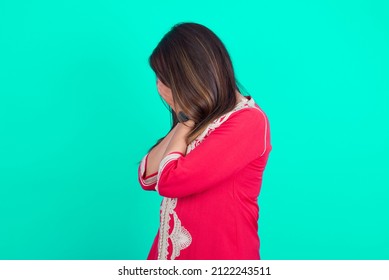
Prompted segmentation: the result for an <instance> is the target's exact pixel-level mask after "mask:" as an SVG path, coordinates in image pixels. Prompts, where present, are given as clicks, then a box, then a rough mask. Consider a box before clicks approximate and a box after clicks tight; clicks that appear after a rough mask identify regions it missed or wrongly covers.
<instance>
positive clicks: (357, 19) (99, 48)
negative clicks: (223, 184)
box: [0, 0, 389, 260]
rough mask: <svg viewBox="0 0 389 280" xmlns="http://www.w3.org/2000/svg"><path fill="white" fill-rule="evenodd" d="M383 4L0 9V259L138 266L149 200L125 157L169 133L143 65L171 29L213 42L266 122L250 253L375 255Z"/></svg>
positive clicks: (384, 134)
mask: <svg viewBox="0 0 389 280" xmlns="http://www.w3.org/2000/svg"><path fill="white" fill-rule="evenodd" d="M388 8H389V5H388V2H387V1H368V0H365V1H360V0H359V1H358V0H354V1H351V0H350V1H335V0H332V1H329V0H328V1H324V0H319V1H308V0H305V1H266V2H265V1H231V2H226V1H203V0H199V1H195V2H193V1H192V2H191V1H189V2H184V1H143V2H139V3H137V2H135V1H134V2H133V1H74V0H67V1H1V2H0V94H1V95H0V96H1V99H0V132H1V138H0V171H1V173H0V259H145V258H146V257H147V254H148V251H149V249H150V246H151V243H152V241H153V239H154V236H155V234H156V232H157V229H158V222H159V216H158V215H159V204H160V201H161V197H159V196H158V194H157V193H155V192H154V193H152V192H146V191H143V190H142V189H141V187H140V185H139V183H138V181H137V168H138V162H139V161H140V160H141V158H142V157H143V155H144V154H145V153H146V151H147V150H148V148H149V147H150V146H151V145H152V144H154V143H155V141H156V140H157V139H159V138H160V137H161V136H163V135H164V134H165V133H166V132H167V130H168V129H169V127H170V115H169V112H168V111H167V109H166V108H165V107H164V105H163V103H162V102H161V99H160V98H159V96H158V94H157V91H156V86H155V76H154V73H153V72H152V70H151V69H150V68H149V66H148V62H147V59H148V56H149V55H150V53H151V51H152V50H153V48H154V47H155V46H156V44H157V43H158V42H159V40H160V39H161V38H162V36H163V35H164V34H165V33H166V32H167V31H168V30H169V29H170V27H171V26H172V25H173V24H175V23H178V22H183V21H194V22H198V23H202V24H204V25H206V26H208V27H209V28H210V29H212V30H213V31H214V32H215V33H216V34H217V35H218V36H219V37H220V38H221V39H222V41H223V42H224V43H225V45H226V47H227V49H228V50H229V52H230V54H231V57H232V60H233V63H234V67H235V71H236V75H237V77H238V79H239V81H240V82H241V83H242V84H243V85H244V87H245V88H246V89H247V91H248V93H249V94H251V95H252V96H253V97H254V99H255V100H256V102H257V103H258V104H259V105H260V106H261V107H262V109H263V110H264V111H265V112H266V113H267V115H268V117H269V120H270V126H271V137H272V146H273V150H272V152H271V154H270V157H269V161H268V166H267V168H266V170H265V173H264V180H263V184H262V190H261V194H260V198H259V203H260V220H259V227H260V229H259V234H260V238H261V257H262V258H263V259H268V260H269V259H274V260H278V259H286V260H289V259H293V260H294V259H308V260H309V259H389V238H388V237H389V209H388V207H389V206H388V201H389V188H388V187H389V175H388V171H389V168H388V156H389V148H388V143H389V139H388V136H389V131H388V121H389V113H388V105H389V104H388V94H389V82H388V77H389V66H388V65H389V19H388V17H387V15H388V12H389V9H388ZM220 210H221V209H215V211H220ZM221 215H222V213H221Z"/></svg>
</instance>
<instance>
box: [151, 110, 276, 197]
mask: <svg viewBox="0 0 389 280" xmlns="http://www.w3.org/2000/svg"><path fill="white" fill-rule="evenodd" d="M267 125H268V122H267V117H266V115H265V114H264V113H263V112H262V111H261V110H259V109H256V108H245V109H241V110H240V111H238V112H235V113H233V114H232V115H231V116H230V117H229V119H227V120H226V121H225V122H224V123H222V124H221V125H220V126H219V127H218V128H216V129H215V130H214V131H213V132H212V133H211V134H210V135H209V136H208V137H206V138H205V139H204V140H203V141H202V142H201V143H200V144H199V146H197V147H196V148H195V149H193V150H192V151H191V152H189V153H188V154H187V155H186V156H185V155H183V154H182V153H180V152H171V153H169V154H168V155H166V156H165V157H164V158H163V159H162V161H161V163H160V165H159V169H158V175H157V186H156V190H157V191H158V193H159V194H160V195H161V196H164V197H171V198H180V197H184V196H188V195H192V194H196V193H199V192H203V191H205V190H207V189H208V188H211V187H213V186H217V185H218V184H220V183H222V182H223V181H224V180H227V179H228V178H233V176H234V175H235V174H236V173H237V172H238V171H240V170H241V169H242V168H244V167H245V166H246V165H247V164H248V163H250V162H251V161H253V160H254V159H256V158H258V157H260V156H262V155H263V154H264V153H265V151H266V149H267V143H266V137H267V136H266V133H267Z"/></svg>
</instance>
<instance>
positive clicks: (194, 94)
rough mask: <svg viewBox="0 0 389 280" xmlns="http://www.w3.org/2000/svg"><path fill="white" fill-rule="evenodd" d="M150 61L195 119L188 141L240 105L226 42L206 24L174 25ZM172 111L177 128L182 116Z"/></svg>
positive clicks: (158, 74)
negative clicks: (237, 103)
mask: <svg viewBox="0 0 389 280" xmlns="http://www.w3.org/2000/svg"><path fill="white" fill-rule="evenodd" d="M149 64H150V67H151V68H152V69H153V71H154V72H155V74H156V76H157V78H159V79H160V80H161V82H162V83H164V84H165V85H166V86H167V87H169V88H170V89H171V91H172V95H173V102H174V104H177V105H178V106H179V107H180V108H182V110H183V113H185V115H186V116H188V118H189V119H191V120H193V121H194V122H195V126H194V128H193V129H192V131H191V132H190V133H189V135H188V139H187V143H190V142H191V141H192V140H194V139H195V138H196V137H197V136H198V135H200V134H201V132H202V131H203V130H204V129H205V128H206V127H207V126H208V125H209V124H210V123H211V122H212V121H213V120H215V119H217V118H218V117H220V116H222V115H224V114H225V113H227V112H229V111H230V110H232V109H233V108H234V107H235V105H236V101H237V100H236V91H237V90H238V91H239V87H238V85H237V84H239V83H238V82H237V81H236V79H235V74H234V69H233V66H232V62H231V58H230V56H229V54H228V52H227V49H226V47H225V46H224V44H223V43H222V41H221V40H220V39H219V38H218V37H217V36H216V34H215V33H214V32H212V31H211V30H210V29H208V28H207V27H205V26H204V25H201V24H198V23H192V22H185V23H179V24H176V25H174V26H173V27H172V28H171V30H170V31H169V32H168V33H166V34H165V36H163V38H162V39H161V41H160V42H159V43H158V45H157V46H156V48H155V49H154V50H153V52H152V54H151V55H150V57H149ZM239 85H240V84H239ZM176 107H177V106H176ZM170 110H171V109H170ZM171 113H172V129H173V127H174V126H175V125H176V124H177V123H178V119H177V115H176V113H175V112H174V111H173V110H171ZM177 113H178V112H177ZM162 139H163V138H162ZM162 139H160V140H159V141H158V142H157V143H156V144H155V145H154V146H156V145H157V144H158V143H159V142H160V141H162ZM154 146H153V147H154ZM153 147H152V148H153ZM152 148H151V149H152ZM151 149H150V150H151Z"/></svg>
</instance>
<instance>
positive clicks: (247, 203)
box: [138, 96, 272, 260]
mask: <svg viewBox="0 0 389 280" xmlns="http://www.w3.org/2000/svg"><path fill="white" fill-rule="evenodd" d="M271 149H272V146H271V143H270V130H269V121H268V119H267V116H266V115H265V113H264V112H263V111H262V110H261V109H260V107H259V106H258V105H257V104H256V103H255V101H254V99H253V98H252V97H250V96H248V97H246V98H245V99H244V100H242V101H241V102H240V103H238V104H237V105H236V107H235V108H234V109H233V110H232V111H230V112H229V113H227V114H225V115H223V116H221V117H220V118H218V119H216V120H215V121H214V122H212V123H211V124H210V125H209V126H208V127H207V129H205V131H204V132H203V133H202V134H201V135H200V136H198V137H197V138H196V139H195V140H193V141H192V142H191V143H190V144H189V145H188V148H187V153H186V155H184V154H182V153H180V152H172V153H170V154H168V155H167V156H166V157H165V158H163V159H162V161H161V163H160V165H159V170H158V172H156V173H155V174H151V175H149V176H147V177H145V176H144V174H145V170H146V166H147V157H148V154H146V155H145V156H144V157H143V159H142V161H141V163H140V165H139V169H138V179H139V182H140V184H141V186H142V188H143V189H144V190H152V191H157V192H158V193H159V194H160V195H161V196H162V197H163V200H162V202H161V207H160V227H159V229H158V232H157V234H156V236H155V239H154V242H153V244H152V246H151V250H150V252H149V255H148V257H147V259H149V260H157V259H158V260H166V259H167V260H174V259H175V260H225V259H227V260H228V259H229V260H232V259H246V260H258V259H260V252H259V247H260V241H259V236H258V217H259V207H258V196H259V192H260V188H261V184H262V176H263V172H264V169H265V166H266V163H267V160H268V156H269V152H270V150H271Z"/></svg>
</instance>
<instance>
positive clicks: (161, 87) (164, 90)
mask: <svg viewBox="0 0 389 280" xmlns="http://www.w3.org/2000/svg"><path fill="white" fill-rule="evenodd" d="M157 90H158V93H159V94H160V95H161V97H162V98H163V99H164V100H165V101H166V103H167V104H169V106H170V107H171V108H172V109H173V110H174V104H173V103H174V102H173V95H172V90H171V89H170V88H168V87H167V86H166V85H165V84H164V83H162V82H161V80H160V79H159V78H157Z"/></svg>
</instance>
